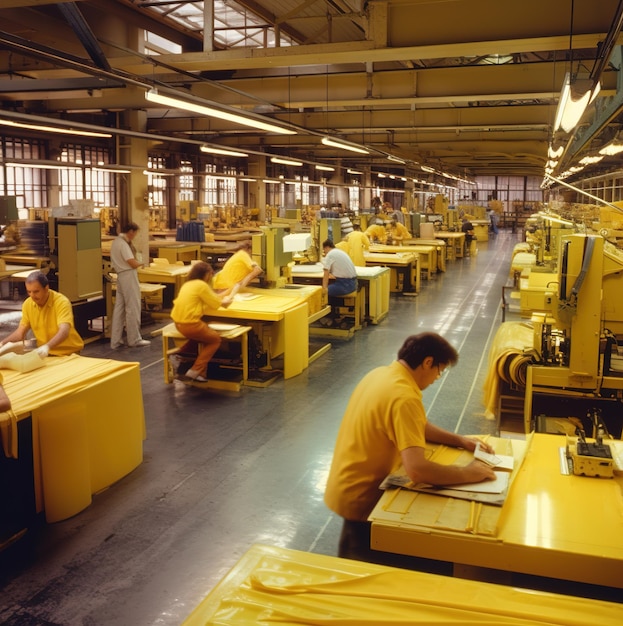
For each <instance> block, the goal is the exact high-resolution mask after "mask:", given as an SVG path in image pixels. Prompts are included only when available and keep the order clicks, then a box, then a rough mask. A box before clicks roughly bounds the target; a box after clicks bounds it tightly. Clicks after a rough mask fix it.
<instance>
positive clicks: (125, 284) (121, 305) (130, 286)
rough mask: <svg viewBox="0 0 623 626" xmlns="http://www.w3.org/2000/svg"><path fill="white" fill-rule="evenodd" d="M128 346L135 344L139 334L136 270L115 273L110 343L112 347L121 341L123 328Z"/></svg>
mask: <svg viewBox="0 0 623 626" xmlns="http://www.w3.org/2000/svg"><path fill="white" fill-rule="evenodd" d="M124 328H125V332H126V338H127V342H128V345H129V346H133V345H135V344H136V343H137V342H138V341H140V340H141V339H142V338H143V337H142V335H141V287H140V285H139V282H138V273H137V271H136V270H126V271H124V272H119V274H117V295H116V299H115V308H114V309H113V313H112V328H111V331H110V345H111V346H112V347H113V348H116V347H118V346H119V345H120V344H122V343H123V329H124Z"/></svg>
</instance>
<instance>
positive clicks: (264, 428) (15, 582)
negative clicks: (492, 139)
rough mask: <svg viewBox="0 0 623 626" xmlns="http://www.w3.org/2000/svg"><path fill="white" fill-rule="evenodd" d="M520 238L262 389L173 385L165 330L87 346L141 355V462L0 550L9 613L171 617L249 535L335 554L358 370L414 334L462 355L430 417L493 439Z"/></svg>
mask: <svg viewBox="0 0 623 626" xmlns="http://www.w3.org/2000/svg"><path fill="white" fill-rule="evenodd" d="M516 241H517V240H516V235H514V234H511V233H510V232H508V233H507V232H501V233H500V234H499V235H497V236H496V237H495V238H492V239H491V240H490V241H489V242H482V243H480V244H479V253H478V254H477V255H476V256H473V257H471V258H464V259H459V260H457V261H455V262H452V263H450V264H449V265H448V268H447V272H445V273H443V274H438V275H437V276H436V277H435V278H434V279H433V280H431V281H424V282H423V288H422V291H421V293H420V295H419V296H418V297H415V298H414V297H407V296H392V301H391V308H390V313H389V316H388V317H387V318H386V319H385V320H384V321H383V322H382V323H380V324H379V325H377V326H370V327H368V328H365V329H363V330H362V331H360V332H357V333H356V334H355V336H354V337H353V338H352V339H351V340H350V341H343V340H335V341H334V342H333V347H332V349H331V350H330V351H329V352H327V353H326V354H325V355H324V356H322V357H321V358H320V359H318V360H317V361H315V362H314V363H312V364H311V365H310V367H309V368H308V369H307V370H306V371H305V372H304V373H303V374H302V375H300V376H298V377H296V378H293V379H290V380H288V381H283V380H281V381H278V382H276V383H274V384H273V385H271V386H269V387H267V388H244V389H243V391H242V392H241V393H239V394H231V393H216V392H208V391H204V390H200V389H196V388H190V387H186V386H185V385H183V384H182V383H180V382H179V381H176V382H174V383H173V384H172V385H165V384H164V383H163V374H162V371H163V364H162V356H161V344H160V340H159V338H155V339H154V340H153V341H152V345H151V346H150V347H147V348H135V349H129V348H127V349H123V350H117V351H114V352H113V351H111V350H110V348H109V346H108V344H107V343H106V342H104V341H102V342H99V343H92V344H89V345H88V346H87V347H86V348H85V350H84V354H85V355H87V356H96V357H103V358H114V359H120V360H124V361H139V362H140V367H141V379H142V386H143V396H144V403H145V413H146V423H147V440H146V441H145V445H144V462H143V464H142V465H141V466H139V467H138V468H137V469H136V470H135V471H134V472H133V473H132V474H130V475H129V476H127V477H126V478H124V479H123V480H122V481H120V482H119V483H117V484H115V485H114V486H112V487H111V488H109V489H108V490H106V491H105V492H103V493H101V494H98V495H97V496H95V497H94V499H93V503H92V505H91V506H90V507H89V508H88V509H86V510H85V511H83V512H82V513H80V514H79V515H76V516H75V517H73V518H72V519H69V520H66V521H63V522H60V523H55V524H42V525H41V526H40V527H39V528H34V529H32V530H31V531H30V532H29V534H28V535H27V536H26V538H25V539H24V540H22V541H21V542H20V543H19V544H18V545H17V546H15V547H14V548H12V549H10V550H6V551H4V552H3V553H0V590H1V591H0V623H2V624H5V625H11V626H18V625H19V626H35V625H37V626H44V625H45V626H78V625H81V626H82V625H97V626H126V625H127V626H143V625H145V626H147V625H153V626H156V625H157V626H174V625H178V624H181V622H183V620H184V618H185V617H186V616H187V615H188V614H189V613H190V612H191V610H192V609H193V608H194V607H195V606H196V605H197V603H198V602H199V601H200V600H201V599H202V598H203V597H204V596H205V594H206V593H207V592H208V591H209V590H210V589H211V588H212V587H213V586H214V585H215V584H216V583H217V582H218V581H219V580H220V579H221V578H222V577H223V576H224V575H225V574H226V572H227V571H228V570H229V568H230V567H231V566H232V565H233V564H234V563H235V561H236V560H237V559H238V558H239V557H240V556H241V555H242V554H243V553H244V552H245V551H246V550H247V549H248V548H249V547H250V546H251V545H252V544H255V543H262V544H269V545H276V546H281V547H287V548H293V549H298V550H305V551H311V552H317V553H322V554H335V552H336V544H337V538H338V534H339V530H340V520H339V519H338V518H337V517H336V516H335V515H333V514H332V513H331V512H330V511H329V510H327V508H326V507H325V505H324V504H323V500H322V495H323V486H324V481H325V477H326V473H327V471H328V467H329V464H330V461H331V455H332V449H333V443H334V440H335V435H336V432H337V429H338V426H339V423H340V419H341V416H342V413H343V410H344V408H345V405H346V403H347V401H348V398H349V394H350V392H351V390H352V389H353V387H354V386H355V385H356V383H357V382H358V381H359V379H360V378H361V377H362V376H363V375H364V374H365V373H366V372H367V371H369V370H370V369H371V368H373V367H375V366H377V365H380V364H386V363H388V362H390V361H391V360H392V359H394V358H395V356H396V352H397V350H398V348H399V347H400V345H401V344H402V341H403V340H404V338H405V337H406V336H407V335H409V334H413V333H417V332H420V331H423V330H432V331H436V332H439V333H441V334H442V335H444V336H445V337H446V338H447V339H448V340H449V341H451V342H452V343H453V344H454V345H455V347H456V348H457V349H458V350H459V352H460V360H459V363H458V365H457V366H456V367H455V368H453V369H452V370H450V371H449V373H448V374H447V375H446V376H444V377H443V378H441V379H440V380H439V381H438V383H436V384H435V385H433V386H432V387H430V388H429V389H428V390H426V392H425V403H426V406H427V409H428V413H429V419H431V420H432V421H434V422H435V423H437V424H439V425H441V426H443V427H445V428H447V429H449V430H453V431H457V432H460V433H484V432H486V433H492V434H497V433H496V426H495V423H494V422H491V421H488V420H487V419H485V417H484V407H483V404H482V393H481V388H482V382H483V380H484V377H485V374H486V359H487V348H488V344H489V342H490V341H491V339H492V337H493V334H494V333H495V330H496V328H497V326H498V325H499V323H500V322H501V307H500V302H501V295H502V286H503V285H504V284H505V283H506V282H507V281H508V277H509V266H510V253H511V250H512V248H513V245H514V244H515V243H516ZM0 308H1V303H0ZM17 319H19V316H17ZM15 323H16V315H15V314H14V313H13V314H11V313H5V314H4V315H2V316H0V334H2V335H4V334H5V333H6V332H8V330H9V329H10V325H11V324H15ZM156 329H157V326H151V327H146V328H145V333H144V334H145V335H146V336H148V334H149V332H150V331H153V330H156ZM2 505H3V506H4V503H2ZM540 583H541V584H543V585H544V587H545V588H547V581H540ZM550 583H551V585H550V586H553V588H554V589H556V590H558V591H564V592H568V593H580V594H582V595H591V594H594V595H596V597H599V593H598V591H599V590H597V591H595V590H591V589H586V588H584V587H583V588H582V589H581V590H579V591H578V589H577V588H576V587H574V586H572V585H569V584H567V583H565V584H564V585H563V586H562V587H560V586H559V587H558V588H556V586H555V582H554V581H550ZM526 584H528V585H529V584H532V581H527V582H526ZM535 586H536V585H535Z"/></svg>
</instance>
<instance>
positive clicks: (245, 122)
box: [145, 89, 296, 135]
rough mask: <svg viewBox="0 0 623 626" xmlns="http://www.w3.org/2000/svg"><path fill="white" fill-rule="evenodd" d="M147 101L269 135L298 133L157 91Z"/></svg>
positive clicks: (146, 93) (150, 91)
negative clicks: (239, 125) (254, 129)
mask: <svg viewBox="0 0 623 626" xmlns="http://www.w3.org/2000/svg"><path fill="white" fill-rule="evenodd" d="M145 99H146V100H148V101H149V102H155V103H156V104H162V105H164V106H170V107H173V108H175V109H182V110H183V111H191V112H192V113H199V114H200V115H207V116H208V117H216V118H217V119H220V120H225V121H228V122H233V123H234V124H241V125H242V126H250V127H251V128H256V129H258V130H265V131H266V132H269V133H278V134H281V135H296V132H295V131H293V130H290V129H289V128H284V127H283V126H277V125H275V124H268V123H267V122H262V121H261V120H258V119H256V118H253V117H246V116H244V115H238V114H235V113H228V112H227V111H221V110H220V109H214V108H212V107H209V106H205V105H203V104H198V103H196V102H189V101H188V100H180V99H178V98H173V97H171V96H165V95H164V94H161V93H158V91H156V90H155V89H150V90H149V91H147V92H145Z"/></svg>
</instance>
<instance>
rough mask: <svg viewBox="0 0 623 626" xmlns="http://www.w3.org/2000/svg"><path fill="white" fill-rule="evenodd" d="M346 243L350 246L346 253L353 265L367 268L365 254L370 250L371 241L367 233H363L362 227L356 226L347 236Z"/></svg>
mask: <svg viewBox="0 0 623 626" xmlns="http://www.w3.org/2000/svg"><path fill="white" fill-rule="evenodd" d="M344 241H346V243H347V244H348V249H347V250H346V251H347V252H348V256H349V257H350V260H351V261H352V262H353V264H354V265H356V266H357V267H365V266H366V259H365V257H364V254H365V252H366V251H367V250H369V249H370V240H369V239H368V236H367V235H366V234H365V233H363V232H361V226H359V224H355V225H354V226H353V231H352V232H351V233H349V234H348V235H347V236H346V238H345V239H344Z"/></svg>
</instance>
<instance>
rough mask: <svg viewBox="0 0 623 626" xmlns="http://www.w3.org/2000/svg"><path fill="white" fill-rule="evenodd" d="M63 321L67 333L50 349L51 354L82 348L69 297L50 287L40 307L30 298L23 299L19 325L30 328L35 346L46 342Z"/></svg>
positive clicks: (72, 351) (71, 351) (77, 350)
mask: <svg viewBox="0 0 623 626" xmlns="http://www.w3.org/2000/svg"><path fill="white" fill-rule="evenodd" d="M63 323H66V324H69V335H68V336H67V338H66V339H65V340H64V341H62V342H61V343H59V344H58V345H57V346H55V347H54V348H52V349H51V350H50V354H51V355H53V356H64V355H66V354H73V353H74V352H80V350H82V348H84V341H82V337H80V335H79V334H78V331H77V330H76V329H75V327H74V312H73V309H72V308H71V302H70V301H69V298H67V297H66V296H64V295H63V294H62V293H58V292H57V291H54V290H53V289H50V290H49V291H48V300H47V302H46V303H45V304H44V305H43V306H42V307H40V306H39V305H38V304H35V302H34V301H33V299H32V298H26V300H24V304H23V305H22V319H21V321H20V326H25V327H26V328H30V329H32V332H33V334H34V335H35V338H36V339H37V346H42V345H43V344H44V343H48V341H50V339H52V337H54V335H56V333H57V332H58V329H59V327H60V325H61V324H63Z"/></svg>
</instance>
